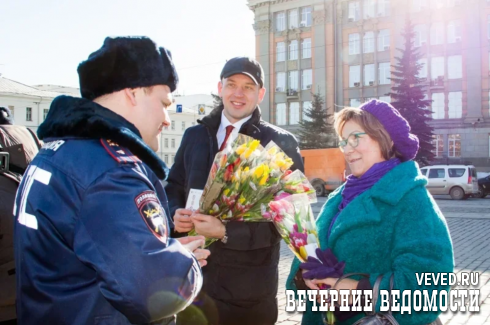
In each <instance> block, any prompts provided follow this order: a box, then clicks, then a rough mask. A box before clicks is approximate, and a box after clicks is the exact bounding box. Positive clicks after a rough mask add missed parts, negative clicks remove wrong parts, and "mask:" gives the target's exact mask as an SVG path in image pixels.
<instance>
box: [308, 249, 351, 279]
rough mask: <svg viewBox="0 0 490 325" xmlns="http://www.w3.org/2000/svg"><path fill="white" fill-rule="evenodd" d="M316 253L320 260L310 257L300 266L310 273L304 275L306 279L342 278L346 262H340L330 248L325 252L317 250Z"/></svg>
mask: <svg viewBox="0 0 490 325" xmlns="http://www.w3.org/2000/svg"><path fill="white" fill-rule="evenodd" d="M315 252H316V255H317V256H318V259H316V258H314V257H311V256H308V259H307V261H306V262H305V263H301V264H300V266H299V267H300V268H301V269H303V270H307V271H308V272H304V273H303V278H304V279H325V278H340V277H341V276H342V274H344V268H345V262H339V261H338V260H337V257H335V255H334V254H333V253H332V250H331V249H330V248H327V249H326V250H325V251H322V250H321V249H320V248H317V249H316V251H315Z"/></svg>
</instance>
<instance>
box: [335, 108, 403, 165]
mask: <svg viewBox="0 0 490 325" xmlns="http://www.w3.org/2000/svg"><path fill="white" fill-rule="evenodd" d="M348 121H353V122H355V123H357V124H359V126H360V127H362V128H363V129H364V131H365V132H366V134H367V135H369V136H370V137H371V138H372V139H373V140H374V141H376V142H377V143H378V144H379V147H380V149H381V154H382V155H383V158H385V159H386V160H389V159H391V158H394V157H398V158H399V157H401V155H400V154H399V153H398V152H396V150H395V149H394V148H393V141H392V140H391V137H390V135H389V134H388V132H387V131H386V129H385V128H384V126H383V124H381V122H379V120H378V119H377V118H376V117H374V115H373V114H371V113H369V112H366V111H363V110H361V109H359V108H355V107H346V108H344V109H343V110H341V111H340V112H338V113H335V121H334V128H335V132H337V134H338V135H339V136H341V134H342V130H343V128H344V125H345V123H347V122H348Z"/></svg>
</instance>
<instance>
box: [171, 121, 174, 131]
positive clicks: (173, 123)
mask: <svg viewBox="0 0 490 325" xmlns="http://www.w3.org/2000/svg"><path fill="white" fill-rule="evenodd" d="M171 129H172V130H175V121H172V127H171Z"/></svg>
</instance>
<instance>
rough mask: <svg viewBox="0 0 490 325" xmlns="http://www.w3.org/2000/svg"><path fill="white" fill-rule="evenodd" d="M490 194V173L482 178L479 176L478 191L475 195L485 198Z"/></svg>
mask: <svg viewBox="0 0 490 325" xmlns="http://www.w3.org/2000/svg"><path fill="white" fill-rule="evenodd" d="M489 194H490V174H489V175H487V176H484V177H482V178H478V193H476V194H473V196H474V197H477V198H480V199H483V198H484V197H485V196H487V195H489Z"/></svg>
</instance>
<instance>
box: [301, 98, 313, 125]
mask: <svg viewBox="0 0 490 325" xmlns="http://www.w3.org/2000/svg"><path fill="white" fill-rule="evenodd" d="M311 108H312V107H311V102H310V101H306V102H303V121H311V118H309V117H308V116H306V112H308V113H310V112H311Z"/></svg>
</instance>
